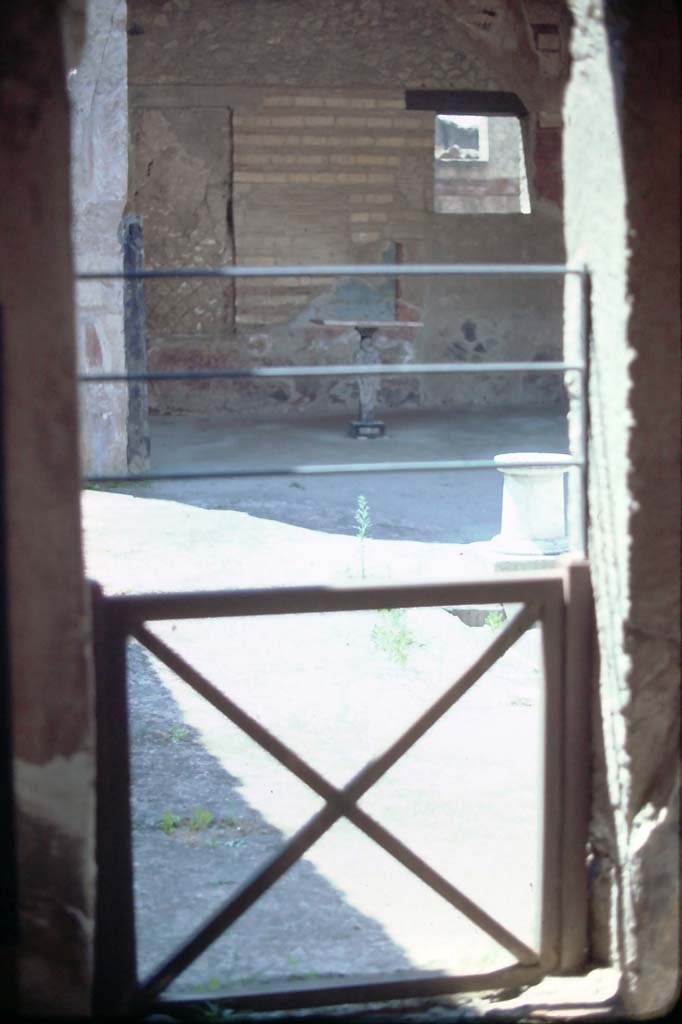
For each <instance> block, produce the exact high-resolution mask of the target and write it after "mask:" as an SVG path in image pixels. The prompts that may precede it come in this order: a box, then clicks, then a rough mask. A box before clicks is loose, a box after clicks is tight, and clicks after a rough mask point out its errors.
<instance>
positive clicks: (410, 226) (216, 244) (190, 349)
mask: <svg viewBox="0 0 682 1024" xmlns="http://www.w3.org/2000/svg"><path fill="white" fill-rule="evenodd" d="M128 33H129V97H130V122H131V157H132V159H131V185H130V206H131V208H132V209H134V210H135V212H139V213H141V214H142V215H143V216H144V217H145V247H146V254H147V260H148V263H149V265H156V266H159V265H168V263H169V262H176V263H177V262H180V263H184V264H189V265H192V264H199V265H201V264H210V263H211V262H216V261H218V262H232V260H233V259H234V260H235V261H236V262H237V263H238V264H241V265H254V266H269V265H273V264H275V265H276V264H287V263H288V264H291V263H296V264H299V265H305V264H315V263H316V264H325V263H358V262H369V263H380V262H389V261H391V259H393V258H395V256H396V254H397V253H399V254H400V259H401V261H403V262H412V261H414V262H422V261H434V262H443V261H453V262H495V261H499V262H551V263H562V262H563V259H564V248H563V237H562V225H561V208H560V203H561V194H560V193H561V189H560V183H561V170H560V160H561V157H560V145H561V121H560V109H561V94H562V88H563V83H564V80H565V74H566V69H567V44H568V24H567V20H566V17H565V13H564V9H563V6H562V5H561V4H560V3H558V2H554V0H537V2H534V0H527V2H526V3H525V5H521V4H520V3H518V4H500V3H494V4H484V3H480V4H479V3H475V4H471V3H468V2H464V0H457V2H454V3H451V2H445V0H429V2H428V3H424V4H420V5H419V6H418V7H417V6H415V5H413V4H405V3H400V2H398V0H384V2H381V3H380V2H378V0H354V2H353V3H351V4H349V3H341V2H338V0H333V2H329V3H325V4H319V3H314V2H312V0H305V2H302V3H297V4H296V7H295V16H292V8H291V6H290V5H288V4H286V3H278V2H273V0H256V2H254V3H252V4H249V5H248V6H244V5H240V4H228V5H225V4H221V3H216V2H215V0H200V2H196V3H192V4H189V3H185V2H184V0H169V2H168V3H165V4H164V5H163V6H162V7H161V8H159V7H157V6H152V5H149V4H145V3H142V2H135V0H134V2H132V3H131V4H130V5H129V19H128ZM190 39H191V40H192V43H191V44H188V40H190ZM512 53H513V56H512ZM407 89H438V90H444V89H445V90H483V91H490V90H493V91H494V90H500V91H508V92H513V93H515V94H517V95H518V96H519V97H520V99H521V101H522V102H523V103H524V104H525V106H526V107H527V109H528V110H529V114H528V117H527V118H524V122H525V123H524V135H525V139H526V159H527V163H528V168H527V170H528V176H529V179H530V180H529V189H530V193H531V213H530V214H529V215H524V214H522V213H509V214H482V213H480V212H471V213H467V214H444V213H435V212H434V160H433V156H434V120H435V112H431V111H417V110H408V109H406V102H405V90H407ZM190 123H191V124H193V125H194V126H195V128H194V134H193V135H189V134H188V131H187V130H186V129H185V128H183V127H182V125H183V124H190ZM200 126H203V128H202V129H201V131H199V129H200ZM197 133H199V134H201V135H202V137H203V139H204V140H207V139H210V140H211V141H210V143H209V142H207V141H204V142H202V143H201V144H197ZM479 177H480V180H476V181H474V182H473V183H472V184H471V185H470V190H471V191H472V205H471V208H472V211H476V210H477V209H480V203H481V202H482V201H484V200H485V198H486V195H487V194H488V193H490V192H491V190H492V191H493V192H494V191H495V190H498V189H499V188H500V187H501V186H500V183H499V182H497V181H486V178H485V175H481V176H479ZM171 195H172V202H170V201H169V198H168V197H169V196H171ZM170 221H173V224H176V225H177V224H181V223H182V224H184V225H186V228H187V229H186V230H185V231H184V233H183V232H180V231H179V230H176V227H174V226H173V224H171V223H170ZM199 226H201V227H202V231H201V237H199V236H198V235H197V232H196V229H197V228H198V227H199ZM171 238H172V241H171ZM209 287H212V289H213V293H212V294H213V304H212V312H211V310H209V309H208V308H205V307H206V303H207V302H208V299H207V298H206V296H208V290H207V289H208V288H209ZM202 291H203V292H205V293H206V294H205V295H202V294H201V292H202ZM561 294H562V292H561V284H560V283H557V282H556V281H550V280H538V279H534V280H532V281H528V280H521V279H516V280H514V281H513V282H508V281H498V280H495V281H491V280H490V279H480V278H479V279H466V280H465V279H462V278H456V279H441V280H438V279H431V280H427V281H420V282H416V281H415V280H414V279H412V280H404V281H403V282H402V284H401V288H400V292H399V293H398V294H396V293H395V289H394V286H393V282H390V281H388V280H382V279H372V280H365V281H361V280H358V279H342V280H340V281H339V280H338V279H336V280H335V279H333V278H323V279H319V278H312V277H305V276H304V277H298V278H294V277H291V278H280V279H262V280H248V281H246V280H244V281H241V280H240V281H239V282H238V284H237V288H236V295H235V294H233V293H228V290H227V289H226V288H225V286H224V285H223V286H221V285H215V284H214V285H212V286H207V285H205V284H204V285H200V286H199V285H196V284H195V285H192V286H190V285H184V286H182V287H181V286H178V285H175V286H172V285H170V283H169V282H164V283H163V285H162V286H160V285H155V284H149V285H147V297H148V298H147V301H148V308H149V309H150V311H151V316H150V320H149V324H148V326H149V352H150V362H151V363H152V365H154V366H156V367H159V368H161V367H164V368H174V369H177V368H180V367H187V366H189V367H190V368H192V367H197V368H207V367H210V366H225V365H230V366H235V367H248V366H259V365H266V366H267V365H275V364H285V365H286V364H292V365H296V364H299V365H301V364H306V363H311V362H312V363H315V364H319V363H322V364H324V363H325V362H326V363H339V362H349V361H352V357H353V353H354V351H355V348H356V344H357V335H356V334H355V332H354V331H353V330H352V329H348V328H346V329H344V328H332V327H319V326H313V325H312V324H311V320H312V319H348V318H352V317H358V316H360V317H363V316H364V318H366V319H393V318H396V319H398V320H403V321H405V320H416V321H418V322H421V323H422V326H421V327H419V328H417V329H409V328H400V329H398V330H396V331H387V332H385V333H380V334H379V336H378V347H379V349H380V351H381V353H382V358H383V359H384V361H387V360H389V359H390V360H395V361H397V362H408V361H411V360H423V361H429V360H433V361H448V360H450V359H455V360H472V361H482V360H485V359H492V360H495V359H515V358H524V359H530V360H533V359H547V358H552V357H556V356H558V355H559V353H560V351H561V334H562V308H561V307H562V300H561ZM154 400H155V402H156V405H157V408H159V409H161V410H162V411H184V410H193V411H211V410H213V409H229V410H235V411H240V412H249V411H253V412H259V413H267V414H268V415H271V414H277V413H286V412H291V411H295V410H300V411H304V410H308V411H310V412H330V411H334V410H335V409H336V410H339V411H341V410H345V409H346V408H347V407H348V406H349V404H352V402H353V401H354V391H353V384H352V383H350V382H348V381H343V380H342V381H339V380H334V379H329V380H324V379H317V380H314V381H311V380H310V379H301V380H298V381H279V380H277V381H272V382H263V383H260V382H259V383H254V382H253V381H236V382H232V383H226V382H220V383H214V384H211V385H207V384H206V383H205V382H202V384H201V386H199V385H187V384H184V385H173V387H170V386H168V385H163V386H161V387H157V388H156V389H155V394H154ZM560 401H561V388H560V386H559V387H558V386H557V380H556V378H555V377H552V376H551V375H545V376H543V377H539V376H538V375H535V374H533V375H530V376H528V377H521V376H509V377H505V378H504V379H503V378H502V377H501V376H499V375H495V376H492V377H489V378H485V377H478V376H477V377H476V378H472V379H467V381H466V382H462V381H461V380H460V379H459V378H454V379H452V378H448V379H436V378H422V379H419V378H409V377H404V376H400V377H397V378H396V379H391V378H384V381H383V386H382V389H381V392H380V405H381V406H383V407H387V408H407V409H409V408H416V407H428V408H439V407H447V406H452V405H482V404H483V405H485V404H501V405H502V404H505V405H506V404H527V405H528V404H529V405H534V404H543V405H552V404H554V405H556V404H557V403H558V402H560Z"/></svg>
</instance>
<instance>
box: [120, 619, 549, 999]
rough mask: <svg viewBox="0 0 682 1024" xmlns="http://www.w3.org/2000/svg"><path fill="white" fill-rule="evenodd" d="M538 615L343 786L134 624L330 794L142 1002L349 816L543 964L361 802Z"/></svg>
mask: <svg viewBox="0 0 682 1024" xmlns="http://www.w3.org/2000/svg"><path fill="white" fill-rule="evenodd" d="M539 615H540V608H539V607H538V606H536V605H524V606H523V607H522V608H521V609H520V610H519V611H518V612H517V614H516V615H515V616H514V617H513V618H512V619H511V620H510V621H509V622H508V623H507V625H506V626H505V627H504V628H503V630H502V631H501V632H500V633H499V634H498V636H496V637H495V638H494V640H493V641H492V643H491V644H490V645H489V646H488V647H487V648H486V649H485V651H483V653H482V654H481V655H480V656H479V658H478V659H477V660H476V661H475V662H474V664H473V665H471V666H470V667H469V668H468V669H467V670H466V671H465V672H464V673H463V675H461V676H460V677H459V678H458V679H457V680H456V681H455V682H454V683H453V684H452V685H451V686H450V687H449V688H448V689H447V690H446V691H445V692H444V693H443V694H442V695H441V696H440V697H439V698H438V699H437V700H436V701H435V702H434V703H433V704H432V705H431V706H430V707H429V708H427V710H426V711H425V712H423V714H422V715H420V717H419V718H418V719H417V720H416V721H415V722H414V723H413V724H412V725H411V726H410V728H409V729H407V730H406V731H405V732H404V733H403V735H402V736H400V737H399V738H398V739H397V740H396V741H395V742H394V743H393V744H392V745H391V746H390V747H388V748H387V750H386V751H384V753H383V754H382V755H380V756H379V757H378V758H376V759H374V760H372V761H370V762H369V763H368V764H367V765H365V767H364V768H362V769H361V770H360V772H359V773H358V774H357V775H356V776H355V777H354V778H353V779H351V781H350V782H349V783H348V784H347V785H346V786H345V787H344V788H343V789H338V788H337V787H336V786H333V785H332V784H331V783H330V782H328V781H327V780H326V779H325V778H324V777H323V776H322V775H320V774H319V773H318V772H317V771H315V769H314V768H311V766H310V765H309V764H307V762H306V761H304V760H303V759H302V758H300V757H299V756H298V755H297V754H296V753H294V751H292V750H290V749H289V747H287V746H286V744H284V743H283V742H282V741H281V740H279V739H278V738H277V737H276V736H274V735H273V734H272V733H270V732H269V730H267V729H266V728H265V727H264V726H262V725H261V724H260V723H259V722H257V721H256V720H255V719H254V718H252V717H251V716H250V715H248V714H247V713H246V712H245V711H243V710H242V709H241V708H240V707H239V706H238V705H236V704H235V703H234V702H233V701H232V700H230V698H229V697H227V696H226V695H225V694H224V693H222V692H221V691H220V690H219V689H218V688H217V687H216V686H214V685H213V684H212V683H211V682H209V680H208V679H206V678H205V677H204V676H203V675H201V673H199V672H198V671H197V670H196V669H195V668H193V667H192V666H191V665H190V664H189V663H188V662H186V661H185V660H184V658H182V657H181V656H180V655H179V654H177V653H176V652H175V651H173V650H172V649H171V648H170V647H168V646H167V645H166V644H165V643H164V642H163V640H161V639H160V638H159V637H158V636H156V635H155V634H154V633H152V632H151V631H150V630H149V629H148V628H147V627H146V626H145V625H143V624H138V625H136V626H134V627H133V628H132V629H131V633H132V635H133V636H134V637H135V639H137V640H138V641H139V642H140V643H141V644H142V645H143V646H144V647H146V648H147V649H148V650H149V651H150V652H151V653H152V654H153V655H154V656H155V657H157V658H158V659H159V660H160V661H161V662H163V663H164V664H165V665H166V666H167V667H168V668H169V669H171V671H173V672H175V673H176V674H177V675H178V676H179V677H180V678H181V679H183V680H184V681H185V682H186V683H187V684H188V685H189V686H191V687H192V688H193V689H194V690H196V692H197V693H199V694H200V695H201V696H202V697H204V698H205V699H206V700H207V701H208V702H209V703H210V704H212V705H213V707H215V708H216V709H217V710H218V711H220V712H221V713H222V714H223V715H225V717H227V718H228V719H229V720H230V721H231V722H233V723H234V724H235V725H236V726H238V728H240V729H241V730H242V731H243V732H245V733H246V734H247V735H248V736H249V737H250V738H251V739H252V740H254V741H255V742H256V743H258V744H259V745H260V746H261V747H263V748H264V749H265V750H266V751H267V752H268V753H269V754H271V755H272V756H273V757H274V758H275V759H276V760H277V761H279V762H280V764H282V765H284V767H286V768H288V769H289V770H290V771H291V772H292V773H293V774H294V775H296V776H297V777H298V778H299V779H301V781H302V782H304V783H306V784H307V785H308V786H309V787H310V788H311V789H313V790H314V791H315V792H316V793H317V794H318V795H319V796H321V797H322V798H323V799H324V800H325V801H326V806H325V807H323V808H322V809H321V810H320V811H318V812H317V814H315V815H313V817H312V818H310V820H309V821H308V822H307V823H306V824H305V825H304V826H303V827H302V828H300V829H299V830H298V831H297V832H296V833H295V834H294V835H293V836H292V837H291V839H290V840H289V841H288V842H287V843H286V844H285V846H284V847H283V849H282V850H280V851H279V853H277V854H276V855H275V856H274V857H272V858H271V859H270V860H269V861H267V862H266V863H265V865H264V866H263V867H262V868H261V869H260V870H259V871H258V872H256V874H255V875H253V876H252V877H251V879H249V880H248V881H246V882H245V883H244V884H243V885H242V886H240V888H239V889H238V890H237V892H236V893H235V894H234V895H233V896H231V897H230V898H229V899H228V900H227V901H226V902H225V903H224V904H223V906H222V907H221V908H220V909H219V910H217V911H216V913H215V914H214V915H213V916H212V917H211V918H210V919H209V920H208V921H207V922H206V923H205V924H204V925H202V926H200V927H199V928H198V929H197V930H196V931H195V932H194V933H193V935H192V936H191V937H190V938H189V939H188V941H187V942H186V943H185V945H184V946H182V947H181V948H180V949H179V950H177V951H176V952H175V953H173V954H171V956H170V957H168V958H167V959H166V960H165V961H164V962H163V963H162V964H161V966H160V967H159V968H157V970H156V971H154V972H153V973H152V974H151V975H150V976H149V977H148V978H147V979H146V980H145V981H144V982H143V983H142V984H141V986H140V988H139V990H138V1000H139V1002H140V1003H146V1002H147V1000H149V999H153V998H154V997H155V996H157V995H158V994H159V993H160V992H162V991H163V990H164V989H165V988H167V987H168V985H170V984H171V983H172V981H173V980H174V979H175V978H176V977H177V976H178V975H179V974H180V973H181V972H182V971H183V970H185V968H186V967H188V966H189V965H190V964H191V963H192V962H193V961H194V960H196V958H197V957H198V956H200V955H201V954H202V953H203V952H204V951H205V950H206V949H207V948H208V947H209V946H210V945H211V943H212V942H213V941H214V940H215V939H217V938H218V937H219V936H220V935H221V934H222V933H223V932H224V931H225V930H226V929H227V928H228V927H229V926H230V925H231V924H233V923H234V922H235V921H236V920H237V919H238V918H239V917H241V915H242V914H244V913H245V912H246V911H247V910H248V909H249V907H250V906H252V904H253V903H254V902H255V901H256V900H257V899H258V898H259V897H260V896H261V895H263V893H264V892H266V891H267V890H268V889H269V888H270V887H271V886H272V885H273V884H274V883H275V882H276V881H277V880H278V879H279V878H280V877H281V876H282V875H283V874H284V873H285V872H286V871H287V870H288V869H289V868H290V867H291V866H292V864H294V863H295V862H296V861H297V860H299V859H300V858H301V857H302V856H303V855H304V854H305V852H306V850H308V849H309V848H310V847H311V846H312V845H313V844H314V843H315V842H316V841H317V840H318V839H319V838H320V837H321V836H322V835H323V834H324V833H325V832H326V831H327V830H328V829H330V828H331V826H332V825H333V824H334V823H335V822H336V821H338V820H339V819H340V818H341V817H346V818H348V819H349V820H350V821H351V822H352V823H353V824H354V825H356V826H357V827H358V828H359V829H361V830H362V831H363V832H364V833H365V834H366V835H367V836H369V837H370V838H371V839H373V840H374V841H375V842H376V843H377V844H378V845H379V846H381V847H382V848H383V849H384V850H386V852H387V853H389V854H391V856H393V857H395V859H396V860H398V861H399V862H400V863H401V864H403V866H404V867H406V868H407V869H408V870H409V871H411V872H412V873H413V874H415V875H416V876H417V877H418V878H420V879H421V880H422V881H423V882H425V883H426V885H428V886H429V887H430V888H432V889H433V890H434V891H435V892H437V893H438V894H439V895H440V896H441V897H442V898H443V899H445V900H446V901H447V902H448V903H450V904H451V905H452V906H453V907H455V908H456V909H457V910H459V911H460V912H461V913H463V914H464V915H465V916H466V917H468V918H469V920H471V921H472V922H473V923H474V924H475V925H477V926H478V927H479V928H481V929H482V930H483V931H485V932H486V934H488V935H489V936H490V937H491V938H493V939H494V940H495V941H496V942H498V943H499V944H500V945H501V946H503V947H504V948H505V949H506V950H508V951H509V952H510V953H512V954H513V955H514V956H515V957H516V958H517V959H518V961H519V963H520V964H521V965H522V966H537V965H538V963H539V957H538V954H537V953H536V952H534V951H533V950H532V949H530V947H528V946H527V945H526V944H525V943H523V942H522V941H521V940H520V939H518V938H517V937H516V936H515V935H513V934H512V933H511V932H509V931H508V930H507V929H506V928H505V927H504V926H503V925H501V924H500V923H499V922H498V921H496V920H495V919H494V918H492V917H491V916H490V915H488V914H487V913H486V912H485V911H484V910H482V909H481V908H480V907H478V906H477V905H476V904H475V903H474V902H472V901H471V900H470V899H469V898H468V897H467V896H465V895H464V894H463V893H462V892H460V891H459V890H458V889H457V888H455V886H453V885H452V884H451V883H450V882H448V881H447V879H445V878H443V876H442V875H440V874H439V873H438V872H437V871H435V870H434V869H433V868H431V867H430V866H429V865H428V864H427V863H426V862H425V861H423V860H422V859H421V858H420V857H419V856H418V855H417V854H415V853H414V852H413V851H412V850H410V849H409V847H407V846H405V844H404V843H402V842H401V841H400V840H399V839H398V838H397V837H396V836H394V835H393V834H392V833H391V832H390V831H389V830H388V829H386V828H384V827H383V825H380V824H379V822H377V821H375V820H374V819H373V818H372V817H371V816H370V815H369V814H367V813H366V812H365V811H363V810H361V809H360V808H359V807H358V806H357V801H358V800H359V799H360V798H361V797H362V796H363V795H364V794H365V793H366V792H367V790H369V789H370V788H371V787H372V786H373V785H374V784H375V783H376V782H377V781H378V780H379V779H380V778H381V777H382V776H383V775H384V774H385V773H386V772H387V771H388V770H389V769H390V768H391V767H392V766H393V765H394V764H395V763H396V761H398V760H399V758H401V757H402V756H403V754H405V753H406V752H407V751H408V750H409V749H410V748H411V747H412V746H413V745H414V744H415V743H416V742H417V740H419V739H420V738H421V737H422V736H423V735H424V733H426V732H427V731H428V730H429V729H430V728H431V726H432V725H434V724H435V723H436V722H437V721H438V720H439V719H440V718H441V717H442V716H443V715H444V714H445V713H446V712H447V711H448V710H449V709H450V708H451V707H452V706H453V705H454V704H455V703H456V701H457V700H459V699H460V697H462V696H463V695H464V694H465V693H466V692H467V691H468V690H469V689H470V688H471V687H472V686H473V685H474V683H476V682H477V681H478V680H479V679H480V677H481V676H482V675H483V673H484V672H486V671H487V670H488V668H490V667H491V666H492V665H493V664H494V663H495V662H496V661H497V660H498V659H499V658H500V657H502V655H503V654H504V653H505V652H506V651H507V650H508V649H509V648H510V647H511V646H512V645H513V644H514V643H515V642H516V640H517V639H518V638H519V637H520V636H521V635H522V634H523V633H525V632H526V630H527V629H528V628H529V627H530V626H532V625H533V623H534V622H535V621H537V619H538V617H539Z"/></svg>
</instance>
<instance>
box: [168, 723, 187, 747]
mask: <svg viewBox="0 0 682 1024" xmlns="http://www.w3.org/2000/svg"><path fill="white" fill-rule="evenodd" d="M169 735H170V739H171V743H180V741H181V740H186V739H187V737H188V736H189V729H185V727H184V725H172V726H171V728H170V733H169Z"/></svg>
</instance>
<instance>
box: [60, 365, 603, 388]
mask: <svg viewBox="0 0 682 1024" xmlns="http://www.w3.org/2000/svg"><path fill="white" fill-rule="evenodd" d="M569 370H576V371H578V372H579V373H584V372H585V367H584V365H583V364H582V363H562V362H544V363H543V362H524V363H376V364H371V365H369V366H368V365H361V366H336V365H330V366H264V367H259V368H257V369H253V370H157V371H152V372H150V373H142V372H139V373H80V374H78V377H77V379H78V381H79V383H81V384H116V383H125V382H130V381H145V380H146V381H154V380H243V379H247V380H248V379H254V378H258V377H275V378H279V377H370V376H371V377H378V376H381V375H382V374H395V375H398V374H416V373H418V374H447V373H559V372H567V371H569Z"/></svg>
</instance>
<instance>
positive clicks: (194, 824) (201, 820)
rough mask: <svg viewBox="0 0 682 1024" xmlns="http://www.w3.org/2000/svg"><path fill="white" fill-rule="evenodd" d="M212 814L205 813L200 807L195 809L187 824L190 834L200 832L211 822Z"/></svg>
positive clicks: (209, 812)
mask: <svg viewBox="0 0 682 1024" xmlns="http://www.w3.org/2000/svg"><path fill="white" fill-rule="evenodd" d="M213 817H214V816H213V814H212V813H211V811H206V810H204V809H203V808H202V807H197V808H196V810H195V811H194V814H193V815H192V817H191V819H190V823H189V827H190V829H191V830H192V832H201V831H203V829H205V828H208V826H209V825H210V824H211V822H212V821H213Z"/></svg>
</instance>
